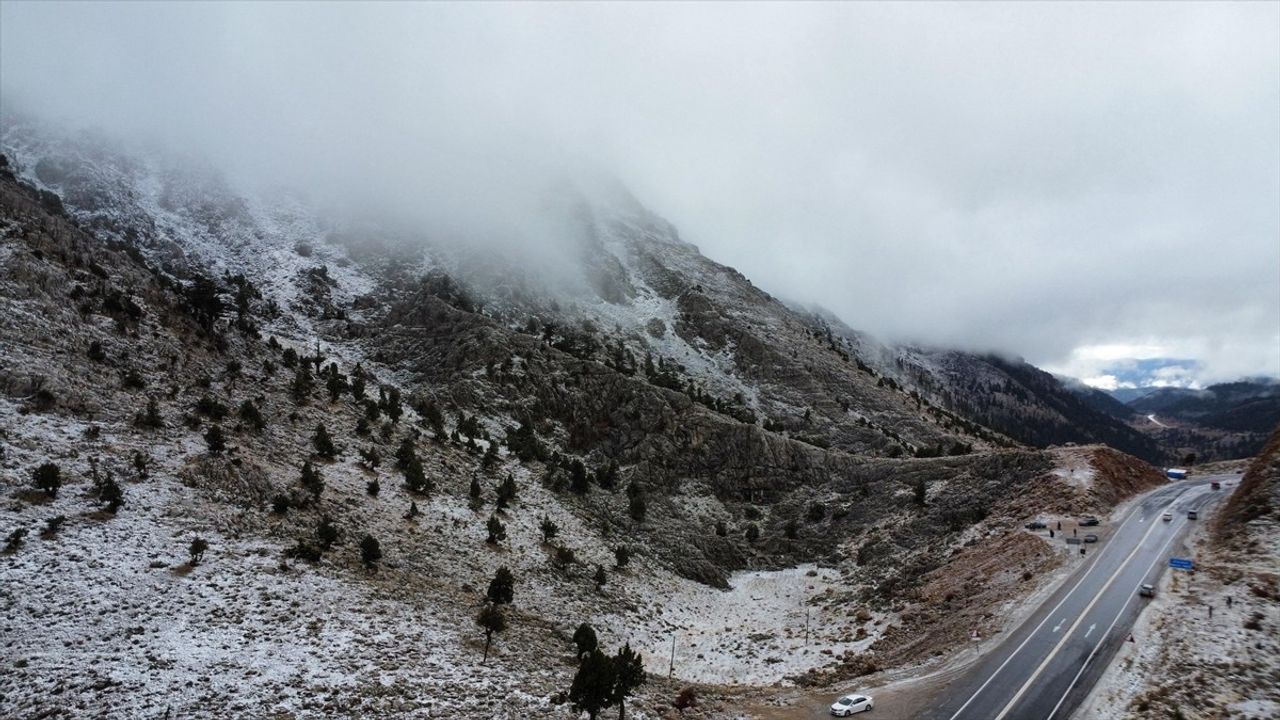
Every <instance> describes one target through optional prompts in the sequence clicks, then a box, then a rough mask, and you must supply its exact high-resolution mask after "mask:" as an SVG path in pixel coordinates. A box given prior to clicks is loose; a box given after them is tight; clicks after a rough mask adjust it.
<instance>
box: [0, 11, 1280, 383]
mask: <svg viewBox="0 0 1280 720" xmlns="http://www.w3.org/2000/svg"><path fill="white" fill-rule="evenodd" d="M0 91H2V92H3V95H0V102H2V103H3V104H4V105H5V106H6V108H13V107H15V106H21V107H22V108H24V109H28V110H35V111H37V112H39V113H44V114H48V115H50V116H54V117H60V118H63V119H69V120H72V121H74V122H77V123H87V124H90V125H94V126H97V127H100V128H103V129H105V130H107V131H108V132H113V133H118V134H130V135H133V136H137V137H147V138H155V139H159V140H161V141H163V142H165V143H168V144H171V145H175V146H178V147H183V148H190V149H191V150H192V151H193V152H195V153H199V154H202V155H206V156H208V157H209V159H210V160H211V161H212V162H214V163H215V164H219V165H222V166H224V167H226V168H228V169H229V170H232V171H234V172H236V173H237V174H238V175H239V176H243V177H249V178H255V179H258V180H263V179H266V180H271V181H283V182H289V183H294V184H298V185H301V186H303V188H304V189H315V188H308V187H307V186H308V185H313V186H316V187H320V186H323V187H325V188H327V189H330V190H332V189H333V188H334V187H335V186H343V185H350V186H352V187H356V186H358V187H361V188H366V189H370V190H371V191H376V192H377V193H378V195H379V197H381V198H383V199H384V200H386V199H390V200H391V201H393V202H397V203H401V204H403V205H404V206H405V207H413V208H414V209H416V210H418V211H420V212H424V213H426V214H427V215H429V216H431V220H432V221H433V222H436V223H439V227H447V228H454V229H457V228H465V227H468V226H476V227H481V226H484V225H485V223H494V222H499V224H501V225H502V226H503V227H504V228H505V229H507V230H510V229H511V228H518V227H520V225H521V220H522V218H523V216H524V215H523V214H524V212H525V211H526V210H527V207H528V205H529V203H530V202H531V198H533V197H535V196H536V192H534V190H533V189H534V188H539V187H543V186H544V185H545V183H546V182H548V180H549V179H550V178H553V177H558V176H560V175H562V174H564V173H573V172H576V171H578V170H579V169H582V168H592V169H597V170H603V171H605V172H609V173H613V174H616V175H617V176H618V177H619V178H621V179H622V180H623V182H625V183H627V184H628V185H629V186H630V187H631V188H632V189H633V190H634V192H635V193H636V195H637V196H638V197H639V198H640V199H641V201H642V202H644V203H645V204H646V205H648V206H649V207H650V208H651V209H653V210H655V211H656V212H658V213H660V214H662V215H665V216H666V217H668V218H669V219H671V220H672V221H673V222H674V223H676V225H677V226H678V227H679V228H680V230H681V233H682V235H683V236H684V238H685V239H687V240H689V241H691V242H694V243H696V244H697V245H698V246H699V247H700V248H701V249H702V250H703V252H704V253H705V254H707V255H708V256H710V257H712V258H713V259H716V260H718V261H721V262H724V263H726V264H729V265H732V266H734V267H737V268H738V269H740V270H741V271H742V272H744V273H745V274H746V275H747V276H748V277H751V278H753V279H754V280H755V281H756V282H757V283H758V284H759V285H761V286H762V287H764V288H766V289H768V290H770V291H772V292H774V293H775V294H778V295H780V296H784V297H789V298H794V299H797V300H804V301H812V302H817V303H820V304H822V305H824V306H826V307H828V308H830V309H831V310H833V311H835V312H836V313H838V314H839V315H841V316H842V317H843V318H844V319H845V320H846V321H847V322H848V323H849V324H850V325H852V326H854V327H857V328H860V329H864V330H867V331H870V332H872V333H874V334H877V335H879V336H881V337H884V338H886V339H906V340H915V341H921V342H927V343H934V344H942V345H955V346H961V347H965V348H972V349H995V350H1000V351H1004V352H1007V353H1014V354H1018V355H1022V356H1024V357H1026V358H1027V359H1028V360H1030V361H1032V362H1035V363H1037V364H1040V365H1042V366H1045V367H1047V368H1050V369H1052V370H1055V371H1059V372H1065V373H1069V374H1073V375H1076V376H1079V377H1086V378H1101V377H1103V376H1105V375H1106V374H1107V373H1108V367H1109V366H1110V364H1112V363H1114V362H1117V361H1124V360H1126V359H1132V358H1142V357H1173V358H1189V359H1193V360H1197V361H1199V362H1200V367H1201V369H1200V370H1198V371H1196V373H1194V374H1193V376H1191V377H1189V378H1187V379H1190V380H1198V381H1200V382H1207V381H1210V380H1215V379H1224V378H1234V377H1237V376H1240V375H1245V374H1271V375H1280V4H1277V3H1265V4H1264V3H1249V4H1228V3H1206V4H1202V5H1199V4H1192V3H1185V2H1180V3H1171V4H1156V3H1133V4H1119V3H1108V4H1102V3H1087V4H1049V3H1023V4H1014V3H1007V4H993V5H982V4H977V3H950V4H937V5H933V4H925V3H895V4H885V5H872V4H868V3H858V4H849V5H837V4H833V3H820V4H813V5H800V4H796V3H787V4H779V5H763V4H751V5H729V4H723V3H716V4H706V5H695V4H692V3H678V4H664V5H652V4H650V5H621V4H612V3H609V4H600V5H590V6H588V5H582V4H572V5H570V4H564V5H553V4H542V3H539V4H535V3H526V4H519V5H502V4H494V3H485V4H475V5H465V6H464V5H444V4H420V5H411V4H407V3H395V4H385V5H371V4H356V3H350V4H345V3H344V4H339V3H326V4H318V5H304V4H302V3H281V4H275V5H266V4H249V3H232V4H227V5H215V4H194V3H182V4H170V5H165V4H160V3H140V4H135V5H129V6H109V5H106V4H103V3H97V4H83V5H75V4H70V3H18V2H5V3H3V4H0ZM495 218H498V219H499V220H497V221H495ZM485 231H486V232H487V231H488V229H486V230H485ZM1099 382H1105V379H1102V380H1099Z"/></svg>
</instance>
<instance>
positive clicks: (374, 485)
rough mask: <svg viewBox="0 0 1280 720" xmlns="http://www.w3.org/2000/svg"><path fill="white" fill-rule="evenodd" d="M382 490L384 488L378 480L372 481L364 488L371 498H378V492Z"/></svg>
mask: <svg viewBox="0 0 1280 720" xmlns="http://www.w3.org/2000/svg"><path fill="white" fill-rule="evenodd" d="M381 490H382V486H381V485H379V484H378V481H377V480H370V481H369V482H368V483H366V484H365V486H364V491H365V492H367V493H369V497H378V492H379V491H381Z"/></svg>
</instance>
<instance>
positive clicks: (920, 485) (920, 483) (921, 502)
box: [911, 478, 928, 507]
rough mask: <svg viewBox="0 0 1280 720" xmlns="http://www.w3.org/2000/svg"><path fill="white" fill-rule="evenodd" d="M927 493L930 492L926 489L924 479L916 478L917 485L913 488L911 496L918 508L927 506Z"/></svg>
mask: <svg viewBox="0 0 1280 720" xmlns="http://www.w3.org/2000/svg"><path fill="white" fill-rule="evenodd" d="M927 493H928V490H927V488H925V485H924V478H916V481H915V485H914V486H913V487H912V488H911V494H912V497H913V499H914V500H915V503H916V505H917V506H919V507H924V506H925V495H926V494H927Z"/></svg>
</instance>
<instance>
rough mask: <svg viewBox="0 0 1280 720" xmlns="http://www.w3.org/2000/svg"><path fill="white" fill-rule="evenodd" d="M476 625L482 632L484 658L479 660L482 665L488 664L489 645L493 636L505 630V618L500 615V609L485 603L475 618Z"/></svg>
mask: <svg viewBox="0 0 1280 720" xmlns="http://www.w3.org/2000/svg"><path fill="white" fill-rule="evenodd" d="M476 624H477V625H479V626H480V628H481V629H482V630H484V658H483V659H481V660H480V664H481V665H483V664H485V663H487V662H489V645H490V644H492V642H493V634H494V633H498V632H502V631H503V630H506V629H507V617H506V616H505V615H503V614H502V608H500V607H498V606H497V605H493V604H491V603H485V605H484V607H483V608H481V609H480V614H479V615H477V616H476Z"/></svg>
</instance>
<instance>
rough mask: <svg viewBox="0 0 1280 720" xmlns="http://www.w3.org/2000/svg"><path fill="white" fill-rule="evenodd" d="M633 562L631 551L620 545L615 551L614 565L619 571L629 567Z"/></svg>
mask: <svg viewBox="0 0 1280 720" xmlns="http://www.w3.org/2000/svg"><path fill="white" fill-rule="evenodd" d="M630 562H631V550H630V549H628V548H627V546H626V545H619V546H618V547H616V548H614V550H613V564H614V567H617V568H619V569H621V568H624V567H626V566H627V563H630Z"/></svg>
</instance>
